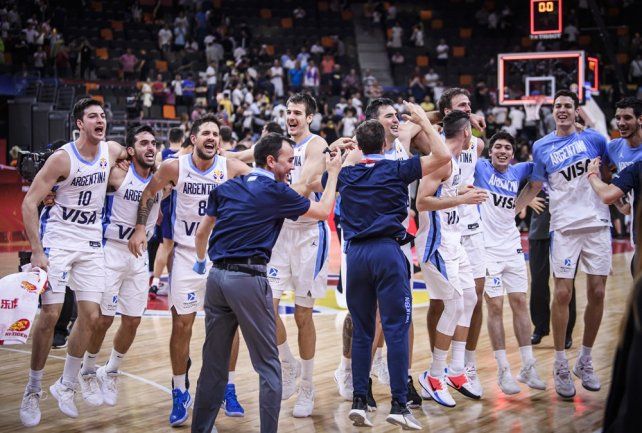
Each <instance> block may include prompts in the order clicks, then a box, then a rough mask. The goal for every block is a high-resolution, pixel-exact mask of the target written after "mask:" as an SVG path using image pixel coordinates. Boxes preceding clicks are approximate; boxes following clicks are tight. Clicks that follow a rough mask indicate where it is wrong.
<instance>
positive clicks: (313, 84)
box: [303, 59, 321, 95]
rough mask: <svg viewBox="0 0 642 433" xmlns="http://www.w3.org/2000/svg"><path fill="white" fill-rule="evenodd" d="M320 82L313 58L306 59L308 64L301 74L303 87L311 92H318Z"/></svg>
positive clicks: (319, 75) (315, 93)
mask: <svg viewBox="0 0 642 433" xmlns="http://www.w3.org/2000/svg"><path fill="white" fill-rule="evenodd" d="M320 84H321V74H320V72H319V68H317V66H316V64H315V63H314V60H312V59H310V60H308V66H307V67H306V68H305V74H304V76H303V88H304V89H306V90H308V91H310V92H311V93H312V94H314V95H317V94H318V93H319V85H320Z"/></svg>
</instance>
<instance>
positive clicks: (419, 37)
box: [410, 22, 424, 47]
mask: <svg viewBox="0 0 642 433" xmlns="http://www.w3.org/2000/svg"><path fill="white" fill-rule="evenodd" d="M410 42H412V43H413V44H415V47H423V46H424V25H423V24H422V23H421V22H420V23H418V24H415V25H414V26H413V27H412V34H411V35H410Z"/></svg>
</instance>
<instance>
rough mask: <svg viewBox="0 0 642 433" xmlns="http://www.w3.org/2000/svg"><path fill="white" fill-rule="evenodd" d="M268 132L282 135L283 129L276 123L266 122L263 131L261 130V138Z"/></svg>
mask: <svg viewBox="0 0 642 433" xmlns="http://www.w3.org/2000/svg"><path fill="white" fill-rule="evenodd" d="M270 132H274V133H276V134H281V135H283V128H281V126H280V125H279V124H278V123H277V122H267V123H266V124H265V125H263V129H261V137H264V136H265V135H267V134H269V133H270Z"/></svg>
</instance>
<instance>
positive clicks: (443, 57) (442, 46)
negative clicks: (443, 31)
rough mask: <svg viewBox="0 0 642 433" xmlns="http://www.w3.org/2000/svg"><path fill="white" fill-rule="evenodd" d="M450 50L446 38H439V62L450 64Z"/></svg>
mask: <svg viewBox="0 0 642 433" xmlns="http://www.w3.org/2000/svg"><path fill="white" fill-rule="evenodd" d="M449 52H450V47H449V46H448V44H447V43H446V40H445V39H443V38H442V39H439V45H437V63H438V64H440V65H442V66H446V65H447V64H448V54H449Z"/></svg>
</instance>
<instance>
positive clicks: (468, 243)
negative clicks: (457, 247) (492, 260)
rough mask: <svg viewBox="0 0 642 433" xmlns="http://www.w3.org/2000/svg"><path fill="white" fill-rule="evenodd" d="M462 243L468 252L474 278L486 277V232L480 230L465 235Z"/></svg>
mask: <svg viewBox="0 0 642 433" xmlns="http://www.w3.org/2000/svg"><path fill="white" fill-rule="evenodd" d="M461 244H462V245H463V246H464V250H466V254H468V261H469V262H470V267H471V269H472V273H473V278H474V279H477V278H484V277H485V276H486V247H485V246H484V233H482V232H479V233H475V234H472V235H463V236H462V237H461Z"/></svg>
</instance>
